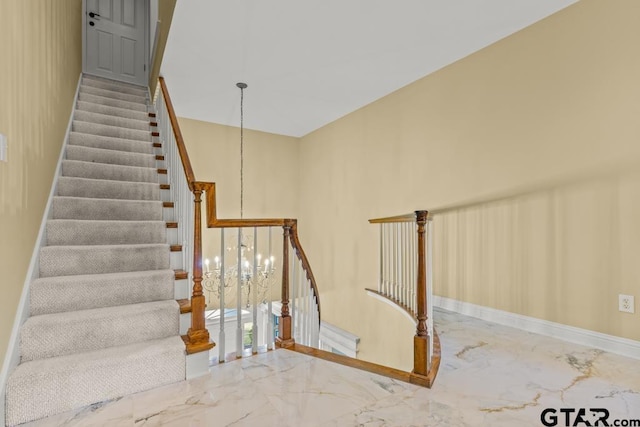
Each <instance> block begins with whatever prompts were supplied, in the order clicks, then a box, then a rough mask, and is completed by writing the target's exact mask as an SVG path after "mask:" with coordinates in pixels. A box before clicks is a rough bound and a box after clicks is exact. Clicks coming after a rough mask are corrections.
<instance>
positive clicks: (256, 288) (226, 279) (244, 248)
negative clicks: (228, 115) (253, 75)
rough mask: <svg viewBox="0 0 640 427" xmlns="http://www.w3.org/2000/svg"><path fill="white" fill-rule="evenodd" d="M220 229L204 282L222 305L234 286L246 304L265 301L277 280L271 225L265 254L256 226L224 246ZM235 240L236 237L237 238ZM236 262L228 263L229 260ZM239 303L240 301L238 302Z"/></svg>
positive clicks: (241, 188) (241, 190)
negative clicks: (217, 250) (217, 246)
mask: <svg viewBox="0 0 640 427" xmlns="http://www.w3.org/2000/svg"><path fill="white" fill-rule="evenodd" d="M236 86H237V87H238V88H240V219H243V217H244V89H246V88H247V84H246V83H236ZM220 230H221V242H222V245H221V248H220V255H219V256H218V255H216V256H215V257H214V259H213V265H211V262H210V260H209V259H208V258H207V259H205V261H204V263H205V271H204V274H203V275H204V278H203V282H202V285H203V287H204V289H205V290H207V291H208V292H209V293H210V294H214V295H215V296H216V298H218V299H220V305H221V306H222V305H223V304H224V297H225V295H226V294H228V293H229V291H230V290H231V289H236V290H238V288H240V292H237V294H238V299H240V295H242V296H243V297H245V298H246V307H249V306H250V305H251V304H250V302H251V299H252V298H251V297H252V295H253V300H254V302H260V303H263V302H265V301H266V299H267V297H268V291H269V289H270V288H271V286H273V285H274V284H275V281H276V274H275V273H276V266H275V257H274V256H273V255H271V228H269V239H268V245H269V249H268V255H267V256H266V257H264V259H263V257H262V255H261V254H260V253H257V248H256V247H255V243H256V240H257V229H255V228H254V233H253V237H252V236H250V235H249V234H244V233H243V232H242V228H239V229H238V234H237V243H236V245H235V246H226V245H225V229H224V228H222V229H220ZM234 240H235V239H234ZM234 255H235V256H236V258H235V260H234V261H231V262H230V263H229V262H226V261H227V260H233V259H234V258H233V257H234ZM238 306H240V301H238Z"/></svg>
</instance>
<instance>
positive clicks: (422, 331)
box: [367, 210, 440, 387]
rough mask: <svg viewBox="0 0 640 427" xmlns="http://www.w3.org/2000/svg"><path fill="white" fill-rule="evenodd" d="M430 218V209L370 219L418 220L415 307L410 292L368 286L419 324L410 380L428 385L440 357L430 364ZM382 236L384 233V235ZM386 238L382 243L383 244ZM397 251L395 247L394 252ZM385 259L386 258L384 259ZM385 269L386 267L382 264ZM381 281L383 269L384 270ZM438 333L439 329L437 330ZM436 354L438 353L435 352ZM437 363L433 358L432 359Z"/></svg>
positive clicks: (376, 221)
mask: <svg viewBox="0 0 640 427" xmlns="http://www.w3.org/2000/svg"><path fill="white" fill-rule="evenodd" d="M428 217H429V212H428V211H424V210H422V211H415V212H414V213H412V214H407V215H398V216H392V217H386V218H379V219H372V220H369V222H370V223H371V224H381V226H384V225H385V224H395V223H407V222H411V223H415V225H416V231H417V240H416V246H415V248H416V249H417V253H415V254H414V256H415V258H414V259H415V261H416V264H415V268H416V270H415V271H416V276H415V308H412V307H410V306H407V304H409V305H411V304H413V303H414V302H413V301H411V302H408V300H406V299H405V298H404V297H406V295H407V293H406V292H407V291H404V292H405V293H404V294H403V293H402V292H403V291H402V290H401V291H400V293H401V297H398V298H399V299H397V298H396V296H397V293H393V292H392V294H391V295H387V294H386V293H384V292H379V291H374V290H372V289H367V291H368V292H373V293H375V294H377V295H379V296H382V297H384V298H386V299H388V300H389V301H391V302H393V303H394V304H396V305H397V306H399V307H400V308H402V309H403V310H404V311H406V312H407V313H408V314H409V315H410V316H411V317H412V318H413V319H414V321H415V324H416V333H415V335H414V337H413V370H412V371H411V374H410V381H411V382H412V383H415V384H420V385H426V386H428V387H430V386H431V384H432V383H433V379H434V378H435V375H436V373H437V370H438V367H439V363H440V359H439V353H438V360H437V363H431V366H429V364H428V360H429V352H430V349H429V342H430V339H431V338H432V337H430V336H429V333H430V331H429V330H428V327H427V315H428V313H427V261H426V260H427V248H426V246H427V245H426V232H427V230H426V225H427V219H428ZM381 236H382V234H381ZM382 243H383V242H382V241H381V242H380V244H381V245H382ZM395 250H396V248H395V246H394V251H395ZM383 253H384V251H381V255H380V256H381V257H383ZM394 256H395V253H394ZM381 259H382V258H381ZM381 268H382V267H381ZM381 280H383V278H382V271H381ZM381 283H382V282H381ZM434 334H435V331H434ZM434 354H435V353H434ZM432 362H433V358H432Z"/></svg>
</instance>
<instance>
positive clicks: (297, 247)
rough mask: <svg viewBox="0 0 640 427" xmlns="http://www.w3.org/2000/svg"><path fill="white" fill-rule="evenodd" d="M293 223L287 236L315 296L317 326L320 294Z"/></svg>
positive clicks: (296, 225)
mask: <svg viewBox="0 0 640 427" xmlns="http://www.w3.org/2000/svg"><path fill="white" fill-rule="evenodd" d="M293 221H294V222H293V224H292V225H291V234H290V235H289V238H290V240H291V246H292V247H293V248H294V249H295V253H296V256H297V257H298V259H299V260H300V262H301V263H302V268H303V269H304V271H305V272H306V273H307V279H309V282H310V283H311V288H312V289H313V293H314V295H315V296H316V303H317V304H318V324H320V322H321V319H320V316H321V313H322V310H321V309H320V293H319V292H318V285H317V284H316V278H315V276H314V275H313V271H312V270H311V264H309V260H308V259H307V254H305V252H304V249H302V245H301V244H300V239H299V238H298V221H297V220H293Z"/></svg>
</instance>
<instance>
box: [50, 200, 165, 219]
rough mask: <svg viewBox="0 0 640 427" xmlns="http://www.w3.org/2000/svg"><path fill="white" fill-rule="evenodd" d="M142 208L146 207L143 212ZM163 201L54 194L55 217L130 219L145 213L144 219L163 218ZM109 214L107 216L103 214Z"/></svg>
mask: <svg viewBox="0 0 640 427" xmlns="http://www.w3.org/2000/svg"><path fill="white" fill-rule="evenodd" d="M141 208H143V209H144V211H143V212H141V211H140V210H141ZM162 209H163V202H161V201H159V200H126V199H100V198H92V197H73V196H54V198H53V218H54V219H92V218H95V219H98V218H100V219H107V220H113V221H128V220H132V218H134V217H135V218H138V215H144V220H162ZM98 215H104V216H107V218H105V217H103V216H98Z"/></svg>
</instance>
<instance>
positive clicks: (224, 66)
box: [161, 0, 577, 136]
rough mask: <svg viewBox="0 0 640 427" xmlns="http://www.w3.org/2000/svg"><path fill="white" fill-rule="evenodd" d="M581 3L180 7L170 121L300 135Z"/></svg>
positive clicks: (169, 73) (187, 0) (172, 47)
mask: <svg viewBox="0 0 640 427" xmlns="http://www.w3.org/2000/svg"><path fill="white" fill-rule="evenodd" d="M576 1H577V0H396V1H392V0H323V1H311V0H272V1H264V0H225V1H221V0H178V2H177V5H176V10H175V13H174V17H173V23H172V26H171V31H170V33H169V39H168V42H167V46H166V51H165V57H164V61H163V64H162V70H161V72H162V74H163V75H164V76H165V78H166V80H167V84H168V86H169V90H170V93H171V98H172V100H173V102H174V106H175V108H176V113H177V114H178V115H179V116H182V117H188V118H193V119H198V120H203V121H208V122H213V123H220V124H225V125H232V126H239V123H240V108H239V105H240V89H238V88H237V87H236V85H235V84H236V83H237V82H240V81H242V82H246V83H247V84H248V85H249V87H248V88H247V89H246V90H245V98H244V99H245V104H244V107H245V108H244V112H245V122H244V123H245V127H246V128H248V129H256V130H262V131H266V132H272V133H277V134H283V135H291V136H303V135H305V134H307V133H309V132H311V131H313V130H315V129H318V128H319V127H322V126H323V125H325V124H327V123H330V122H332V121H334V120H336V119H338V118H340V117H342V116H344V115H346V114H348V113H350V112H352V111H354V110H356V109H358V108H360V107H362V106H364V105H366V104H369V103H371V102H372V101H375V100H376V99H379V98H381V97H383V96H385V95H387V94H389V93H391V92H393V91H395V90H397V89H399V88H401V87H403V86H405V85H407V84H409V83H411V82H413V81H415V80H417V79H419V78H421V77H424V76H426V75H427V74H429V73H432V72H433V71H436V70H438V69H440V68H442V67H444V66H446V65H448V64H451V63H452V62H455V61H457V60H459V59H461V58H463V57H465V56H467V55H469V54H471V53H473V52H475V51H477V50H479V49H481V48H483V47H485V46H487V45H490V44H491V43H494V42H495V41H497V40H499V39H501V38H504V37H506V36H508V35H510V34H512V33H514V32H516V31H518V30H520V29H522V28H524V27H526V26H528V25H531V24H532V23H534V22H536V21H538V20H540V19H542V18H544V17H546V16H548V15H550V14H552V13H554V12H556V11H558V10H560V9H562V8H564V7H566V6H568V5H570V4H572V3H575V2H576Z"/></svg>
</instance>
